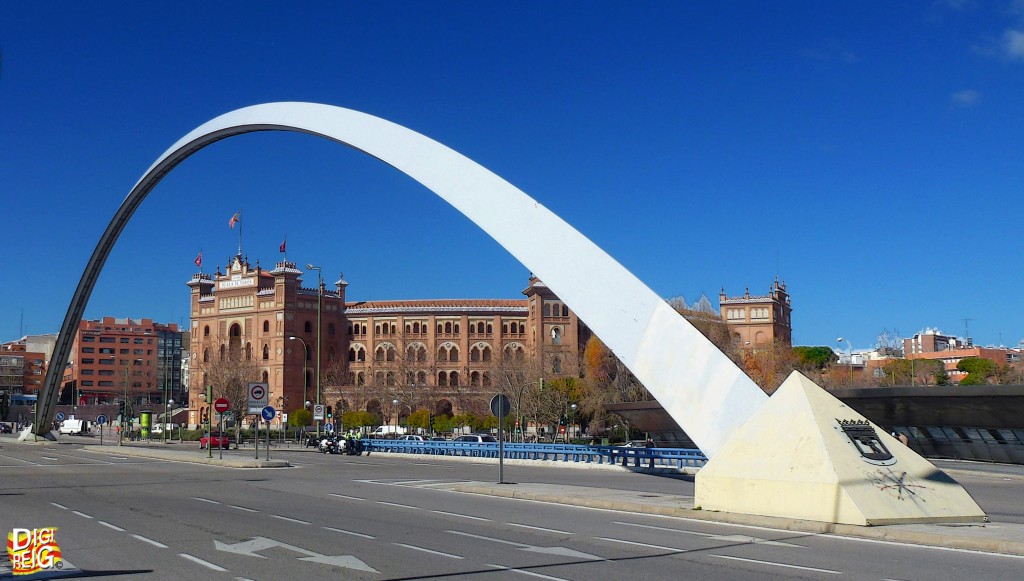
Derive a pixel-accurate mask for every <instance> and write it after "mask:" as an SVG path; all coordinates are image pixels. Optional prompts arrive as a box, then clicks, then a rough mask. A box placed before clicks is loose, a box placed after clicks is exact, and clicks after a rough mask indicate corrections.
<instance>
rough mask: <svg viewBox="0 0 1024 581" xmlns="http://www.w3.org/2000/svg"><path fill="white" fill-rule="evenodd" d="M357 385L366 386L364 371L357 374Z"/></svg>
mask: <svg viewBox="0 0 1024 581" xmlns="http://www.w3.org/2000/svg"><path fill="white" fill-rule="evenodd" d="M356 385H366V374H365V373H363V372H362V371H360V372H359V373H357V374H356Z"/></svg>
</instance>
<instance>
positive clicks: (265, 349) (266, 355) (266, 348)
mask: <svg viewBox="0 0 1024 581" xmlns="http://www.w3.org/2000/svg"><path fill="white" fill-rule="evenodd" d="M267 359H270V345H267V344H266V343H264V344H263V360H264V361H266V360H267Z"/></svg>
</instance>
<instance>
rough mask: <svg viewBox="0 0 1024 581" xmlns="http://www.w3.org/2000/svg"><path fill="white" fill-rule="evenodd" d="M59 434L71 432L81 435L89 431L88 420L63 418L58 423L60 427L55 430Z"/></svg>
mask: <svg viewBox="0 0 1024 581" xmlns="http://www.w3.org/2000/svg"><path fill="white" fill-rule="evenodd" d="M57 431H58V433H60V434H61V435H66V434H73V435H76V436H81V435H82V434H85V433H86V432H88V431H89V421H88V420H64V421H63V422H61V423H60V428H59V429H58V430H57Z"/></svg>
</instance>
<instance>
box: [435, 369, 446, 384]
mask: <svg viewBox="0 0 1024 581" xmlns="http://www.w3.org/2000/svg"><path fill="white" fill-rule="evenodd" d="M437 385H439V386H441V387H445V386H447V385H448V374H447V373H445V372H444V371H438V372H437Z"/></svg>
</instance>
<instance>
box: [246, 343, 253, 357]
mask: <svg viewBox="0 0 1024 581" xmlns="http://www.w3.org/2000/svg"><path fill="white" fill-rule="evenodd" d="M250 359H252V343H246V344H245V360H246V361H249V360H250Z"/></svg>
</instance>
